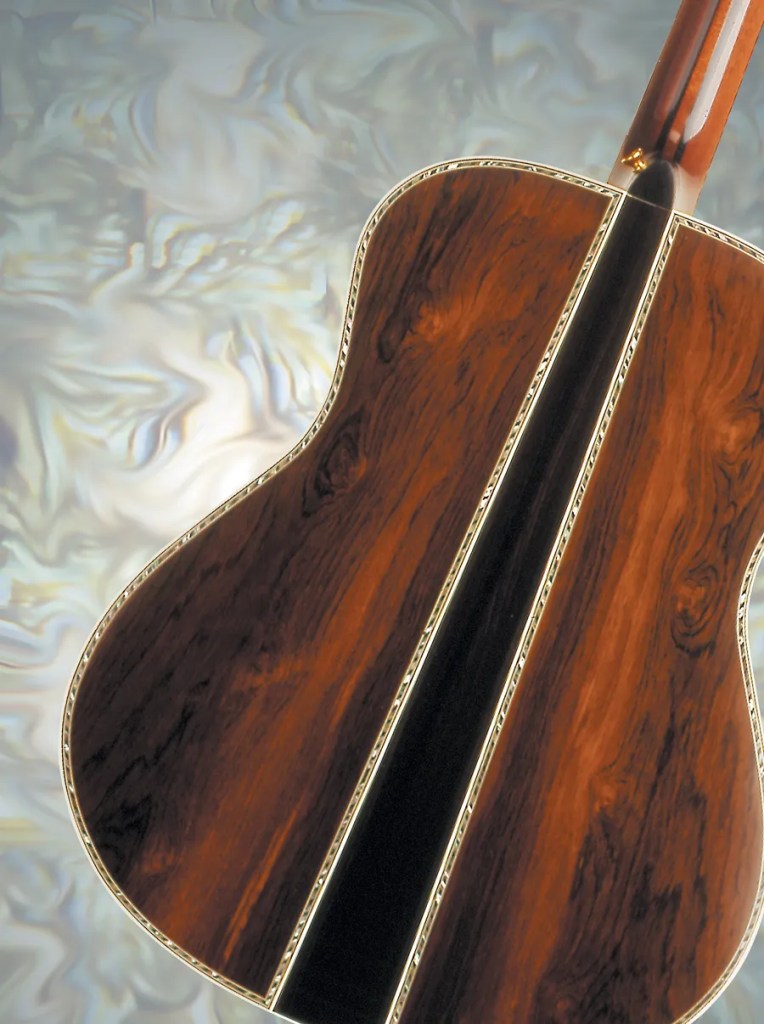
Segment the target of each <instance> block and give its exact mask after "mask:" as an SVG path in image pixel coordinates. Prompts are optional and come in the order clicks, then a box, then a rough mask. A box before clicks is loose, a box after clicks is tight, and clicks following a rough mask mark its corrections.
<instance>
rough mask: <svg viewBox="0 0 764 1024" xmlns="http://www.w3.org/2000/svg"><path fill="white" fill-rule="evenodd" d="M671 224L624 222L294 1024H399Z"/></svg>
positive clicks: (463, 595)
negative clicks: (497, 715) (411, 955)
mask: <svg viewBox="0 0 764 1024" xmlns="http://www.w3.org/2000/svg"><path fill="white" fill-rule="evenodd" d="M668 219H669V214H668V213H667V211H666V210H665V209H663V208H662V207H660V206H654V205H653V204H651V203H648V202H645V201H643V200H641V199H633V198H629V199H627V200H626V201H625V202H624V204H623V205H622V207H621V208H620V210H619V212H618V216H617V219H616V221H615V223H614V225H613V226H612V228H611V231H610V233H609V236H608V240H607V243H606V244H605V246H604V247H603V250H602V253H601V255H600V258H599V259H598V261H597V265H596V267H595V268H594V269H593V271H592V273H591V275H590V276H589V278H588V280H587V284H586V289H585V292H584V294H583V296H582V297H581V301H580V304H579V305H578V307H577V309H576V312H575V314H574V315H573V317H572V319H571V321H570V323H569V324H568V327H567V330H566V334H565V341H564V344H563V346H562V349H561V351H560V352H559V354H558V356H557V358H556V359H555V362H554V366H553V367H552V369H551V370H550V372H549V374H548V376H547V379H546V382H545V384H544V387H543V389H542V390H541V391H540V393H539V394H538V396H537V401H536V405H535V407H534V410H533V414H532V416H531V417H530V419H529V421H528V423H527V424H526V428H525V430H524V432H523V435H522V437H521V438H520V439H519V440H518V443H517V445H516V447H515V450H514V453H513V456H512V460H511V462H510V464H509V465H508V466H507V469H506V472H505V473H504V475H503V478H502V480H501V483H500V484H499V485H498V486H497V487H496V489H495V490H494V493H493V495H492V498H491V504H490V509H489V511H488V513H487V516H486V520H485V522H484V523H483V526H482V529H481V532H480V536H479V538H478V539H477V541H476V543H475V546H474V548H473V550H472V551H471V553H470V557H469V560H468V562H467V564H466V565H465V566H464V567H463V571H462V573H461V576H460V580H459V584H458V587H457V588H456V591H455V593H454V595H453V597H452V600H451V602H450V604H449V606H448V610H447V612H446V613H445V615H444V616H443V619H442V622H441V623H440V627H439V629H438V631H437V633H436V634H435V636H434V637H433V639H432V643H431V647H430V649H429V651H428V653H427V658H426V660H425V661H424V664H423V665H422V668H421V672H420V674H419V678H418V680H417V685H416V691H415V692H414V694H413V696H412V698H411V700H410V701H409V703H408V706H407V707H406V710H405V712H404V714H403V715H402V716H401V721H400V724H399V726H398V729H397V732H396V736H395V740H394V742H393V745H392V747H391V749H390V750H389V752H388V754H387V756H386V757H385V759H384V761H383V762H382V764H381V766H380V768H379V772H378V775H377V778H376V779H375V781H374V785H373V787H372V788H371V791H370V793H369V794H368V797H367V800H366V804H365V806H364V813H363V815H362V817H361V819H360V820H359V821H358V823H357V824H356V825H355V827H354V829H353V832H352V834H351V835H350V836H349V837H348V840H347V843H346V846H345V849H344V850H343V853H342V858H341V860H340V862H339V864H338V865H337V868H336V870H335V872H334V875H333V876H332V879H331V882H330V885H329V891H328V894H327V896H326V898H325V899H324V901H323V903H322V904H321V906H320V908H319V909H318V912H317V914H316V915H315V919H314V921H313V923H312V924H311V927H310V930H309V932H308V934H307V936H306V938H305V941H304V943H303V945H302V947H301V949H300V952H299V956H298V957H297V959H296V962H295V964H294V967H293V969H292V971H291V973H290V975H289V978H288V980H287V982H286V985H285V986H284V988H283V990H282V991H281V993H280V994H279V998H278V1001H277V1002H276V1004H275V1008H276V1009H277V1010H278V1011H279V1012H280V1013H283V1014H284V1015H285V1016H287V1017H289V1018H290V1019H292V1020H298V1021H305V1022H310V1024H383V1022H384V1021H385V1020H386V1019H387V1012H388V1009H389V1006H390V1002H391V1001H392V999H393V997H394V994H395V990H396V988H397V985H398V981H399V978H400V974H401V961H402V956H403V955H405V952H406V951H407V950H409V949H410V948H411V945H412V942H413V941H414V939H415V935H416V931H417V927H418V925H419V921H420V918H421V915H422V912H423V910H424V908H425V907H426V905H427V901H428V898H429V895H430V892H431V890H432V887H433V884H434V883H435V882H436V879H437V875H438V870H439V865H440V862H441V859H442V857H443V852H444V850H445V848H446V846H447V844H448V840H449V837H450V835H451V832H452V830H453V827H454V821H455V820H456V819H457V818H458V816H459V812H460V807H461V804H462V800H463V798H464V792H465V789H466V788H467V787H468V786H469V780H470V776H471V775H472V771H473V766H474V763H475V761H476V759H477V758H478V756H479V752H480V749H481V747H482V745H483V742H484V739H485V734H486V731H487V730H488V729H489V728H490V723H491V719H492V717H493V714H494V709H495V706H496V702H497V700H498V699H499V696H500V694H501V692H502V690H503V688H504V685H505V681H506V677H507V673H508V672H509V669H510V665H511V663H512V660H513V658H514V656H515V653H516V651H517V647H518V644H519V643H520V642H521V636H522V630H523V627H524V624H525V621H526V619H527V617H528V615H529V614H530V613H531V610H532V608H533V603H534V600H535V595H536V592H537V589H538V586H539V583H540V581H541V579H542V578H543V576H544V573H545V569H546V563H547V559H548V558H549V553H550V551H551V550H552V549H553V547H554V544H555V538H556V536H557V533H558V530H559V528H560V523H561V522H562V521H563V519H564V518H565V513H566V510H567V507H568V503H569V501H570V495H571V493H572V492H573V490H574V489H575V486H576V479H577V477H578V474H579V470H580V467H581V464H582V463H583V462H584V460H585V459H586V453H587V448H588V445H589V440H590V438H591V435H592V433H593V432H594V431H595V430H596V429H597V423H598V419H599V415H600V409H601V408H602V403H603V401H605V399H606V396H607V393H608V390H609V388H610V382H611V379H612V376H613V373H614V372H615V369H616V367H617V365H618V362H619V360H620V357H621V350H622V347H623V336H624V330H625V328H624V325H628V324H630V323H631V322H632V320H633V318H634V317H635V315H636V313H637V310H638V308H639V305H640V300H641V295H642V291H643V288H644V282H645V279H646V278H647V277H648V276H649V274H650V268H651V266H652V264H653V261H654V259H655V254H656V252H657V250H658V248H659V246H660V244H661V239H662V236H663V233H664V230H665V227H666V223H667V221H668ZM380 879H384V880H385V883H384V885H381V884H380V881H379V880H380Z"/></svg>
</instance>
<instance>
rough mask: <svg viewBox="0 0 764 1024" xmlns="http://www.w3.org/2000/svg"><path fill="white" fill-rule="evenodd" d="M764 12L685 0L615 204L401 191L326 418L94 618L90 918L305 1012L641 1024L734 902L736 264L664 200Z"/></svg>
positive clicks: (677, 1004)
mask: <svg viewBox="0 0 764 1024" xmlns="http://www.w3.org/2000/svg"><path fill="white" fill-rule="evenodd" d="M762 21H764V0H684V3H683V5H682V7H681V9H680V12H679V15H678V18H677V21H676V23H675V25H674V28H673V30H672V32H671V35H670V37H669V39H668V42H667V44H666V48H665V50H664V53H663V55H662V57H661V60H660V63H659V64H658V67H657V70H656V71H655V73H654V75H653V78H652V80H651V82H650V85H649V86H648V90H647V93H646V96H645V99H644V101H643V104H642V106H641V107H640V110H639V112H638V114H637V116H636V119H635V121H634V124H633V126H632V128H631V130H630V131H629V133H628V135H627V137H626V142H625V145H624V149H623V151H622V153H621V154H620V155H619V158H618V160H617V162H616V167H615V170H614V172H613V175H612V177H611V179H610V181H609V183H608V184H600V183H598V182H595V181H590V180H587V179H584V178H581V177H579V176H577V175H574V174H567V173H563V172H561V171H556V170H552V169H549V168H545V167H538V166H533V165H530V164H525V163H520V162H515V161H509V160H499V159H463V160H454V161H452V162H450V163H446V164H440V165H438V166H435V167H430V168H427V169H426V170H423V171H421V172H420V173H418V174H416V175H414V176H413V177H412V178H410V179H408V180H407V181H404V182H403V183H402V184H401V185H399V186H398V187H397V188H396V189H395V190H394V191H393V192H392V193H391V194H390V195H388V196H387V198H385V199H384V200H383V201H382V203H381V204H380V206H379V207H378V208H377V210H376V211H375V213H374V214H373V216H372V217H371V219H370V221H369V223H368V225H367V227H366V229H365V231H364V233H363V236H362V238H361V241H360V244H359V247H358V252H357V258H356V262H355V267H354V270H353V275H352V281H351V284H350V293H349V299H348V306H347V316H346V321H345V328H344V333H343V336H342V342H341V348H340V355H339V361H338V364H337V370H336V375H335V378H334V382H333V384H332V386H331V390H330V393H329V395H328V397H327V399H326V402H325V404H324V406H323V408H322V409H321V412H320V414H319V416H318V418H317V419H316V421H315V423H314V424H313V425H312V427H311V428H310V429H309V431H308V432H307V434H306V435H305V437H304V438H303V439H302V440H301V441H300V442H299V444H298V445H297V446H296V447H295V448H294V449H293V450H292V451H291V452H289V454H288V455H287V456H286V457H285V458H284V459H282V461H281V462H280V463H278V465H276V466H274V467H273V468H272V469H270V470H268V472H266V473H264V474H263V476H261V477H260V478H259V479H257V480H255V481H254V482H253V483H252V484H250V485H249V486H248V487H246V488H245V489H244V490H243V491H241V492H240V493H239V494H237V495H235V497H233V498H232V499H231V500H230V501H228V502H226V503H225V504H224V505H223V506H221V507H220V508H218V509H216V510H215V511H214V512H212V513H211V514H210V515H209V516H208V517H207V518H206V519H204V520H203V521H202V522H201V523H199V524H198V525H197V526H195V527H194V528H193V529H191V530H189V531H188V532H187V533H186V534H184V535H183V536H182V537H181V538H180V539H179V540H178V541H177V542H176V543H174V544H172V545H171V546H170V547H169V548H167V549H166V550H165V551H164V552H162V553H161V554H160V555H159V556H158V557H156V558H155V559H154V560H153V561H152V562H151V564H150V565H148V566H147V567H146V569H145V570H144V571H143V572H142V573H141V574H140V575H139V576H138V578H137V579H136V580H134V581H133V582H132V583H131V584H130V585H129V586H128V587H126V588H125V590H124V592H123V593H121V594H120V595H119V597H118V598H117V600H116V601H115V603H114V604H113V605H112V607H111V608H110V609H109V611H108V612H107V613H106V616H105V617H104V619H103V621H102V622H101V623H100V625H99V626H98V628H97V629H96V631H95V633H94V635H93V637H92V639H91V641H90V642H89V643H88V645H87V648H86V650H85V652H84V654H83V656H82V660H81V663H80V665H79V667H78V668H77V671H76V674H75V677H74V680H73V682H72V684H71V688H70V692H69V695H68V698H67V704H66V709H65V715H64V728H63V765H64V773H65V781H66V787H67V791H68V795H69V800H70V803H71V808H72V811H73V814H74V818H75V821H76V825H77V828H78V830H79V832H80V834H81V836H82V838H83V840H84V842H85V845H86V847H87V850H88V852H89V854H90V856H91V857H92V859H93V863H94V864H95V866H96V868H97V869H98V871H99V872H100V874H101V875H102V877H103V879H104V880H105V882H106V884H107V885H108V886H109V888H110V889H111V891H112V893H114V894H115V895H116V896H117V898H118V899H119V900H120V901H121V903H122V904H123V906H124V907H125V908H127V910H129V911H130V912H131V913H132V914H133V915H134V916H135V918H136V919H137V920H138V921H139V922H140V923H141V924H142V925H143V926H144V927H145V928H146V929H148V930H149V932H150V933H151V934H152V935H153V936H155V937H156V938H157V939H159V940H160V941H161V942H162V943H163V944H164V945H165V946H166V947H167V948H169V949H170V950H172V951H173V952H174V953H176V954H177V955H178V956H180V957H182V958H183V959H184V960H185V961H187V962H188V963H189V964H191V965H192V966H193V967H195V968H196V969H197V970H199V971H201V972H203V973H204V974H206V975H207V976H208V977H211V978H213V979H215V980H216V981H218V982H219V983H220V984H222V985H225V986H226V987H227V988H229V989H232V990H233V991H235V992H238V993H240V994H241V995H242V996H245V997H246V998H247V999H249V1000H251V1001H253V1002H254V1003H257V1004H259V1005H261V1006H263V1007H267V1008H270V1009H272V1010H275V1011H276V1012H278V1013H280V1014H283V1015H284V1016H285V1017H287V1018H289V1019H291V1020H294V1021H298V1022H300V1024H398V1022H402V1024H669V1022H671V1024H673V1022H682V1024H688V1022H690V1021H692V1020H695V1019H696V1018H697V1017H698V1016H700V1015H701V1013H702V1012H703V1011H704V1009H705V1008H707V1007H708V1005H709V1004H710V1003H711V1001H712V1000H713V999H714V998H715V997H716V996H717V995H718V994H719V992H720V991H721V990H722V989H723V988H724V986H725V985H726V984H727V983H728V982H729V980H730V979H731V977H732V975H733V974H734V972H735V971H736V969H737V968H738V967H739V966H740V964H741V962H742V959H743V957H744V955H745V953H746V952H747V950H748V948H749V947H750V944H751V942H752V940H753V936H754V934H755V931H756V928H757V925H758V922H759V919H760V917H761V911H762V904H763V903H764V883H763V880H762V851H763V849H764V841H763V840H764V814H763V811H762V793H763V788H762V777H763V773H764V744H763V743H762V727H761V723H760V719H759V714H758V708H757V704H756V697H755V692H754V687H753V680H752V677H751V669H750V661H749V652H748V646H747V633H746V628H747V627H746V610H747V604H748V598H749V593H750V587H751V581H752V578H753V576H754V572H755V569H756V565H757V563H758V560H759V557H760V555H761V552H762V532H763V531H764V345H763V344H762V338H764V253H762V252H760V251H759V250H757V249H755V248H753V247H751V246H749V245H746V244H745V243H744V242H742V241H739V240H737V239H734V238H731V237H729V236H727V235H725V234H724V233H723V232H721V231H718V230H716V229H715V228H712V227H709V226H707V225H704V224H702V223H699V222H698V221H696V220H694V219H693V218H692V217H691V213H692V210H693V208H694V205H695V200H696V198H697V195H698V192H699V190H700V188H701V185H702V183H703V179H704V177H705V175H706V172H707V170H708V167H709V164H710V162H711V159H712V156H713V153H714V151H715V149H716V145H717V142H718V140H719V136H720V134H721V131H722V128H723V125H724V122H725V120H726V118H727V116H728V113H729V110H730V107H731V104H732V100H733V97H734V95H735V93H736V90H737V87H738V85H739V82H740V80H741V77H742V75H743V71H744V69H745V66H746V64H747V62H748V58H749V56H750V53H751V51H752V48H753V45H754V42H755V40H756V37H757V35H758V32H759V29H760V26H761V23H762Z"/></svg>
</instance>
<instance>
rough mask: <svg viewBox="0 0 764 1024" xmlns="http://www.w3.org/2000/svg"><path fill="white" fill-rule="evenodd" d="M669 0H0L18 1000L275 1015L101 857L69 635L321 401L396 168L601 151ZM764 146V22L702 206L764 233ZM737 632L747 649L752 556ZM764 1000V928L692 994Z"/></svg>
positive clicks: (715, 1013)
mask: <svg viewBox="0 0 764 1024" xmlns="http://www.w3.org/2000/svg"><path fill="white" fill-rule="evenodd" d="M676 6H677V0H670V2H669V0H504V2H501V0H384V2H381V0H246V2H245V0H240V2H239V0H205V2H202V0H154V2H153V3H152V2H151V0H140V2H139V0H134V2H132V0H131V2H126V3H110V2H108V0H69V2H66V0H60V2H59V0H0V89H1V101H2V102H1V113H2V120H1V122H0V224H1V225H2V235H1V237H0V247H1V248H0V261H1V262H0V370H1V371H2V372H1V374H0V488H1V490H0V540H1V542H2V560H1V561H0V602H1V603H2V606H3V607H2V613H1V614H2V619H1V621H0V645H1V647H2V650H1V653H0V658H1V659H2V665H3V673H2V703H1V704H0V757H1V758H2V776H1V777H2V790H1V791H0V807H1V811H0V813H1V814H2V822H1V829H2V831H1V833H0V914H1V915H2V916H1V917H0V1020H2V1021H3V1022H4V1024H22V1022H23V1024H117V1022H119V1024H160V1022H162V1024H164V1022H167V1024H212V1022H221V1024H234V1022H236V1024H245V1022H247V1024H265V1022H266V1021H268V1020H274V1018H273V1017H272V1016H271V1015H270V1014H267V1013H265V1012H263V1011H261V1010H259V1009H257V1008H255V1007H253V1006H250V1005H248V1004H247V1003H245V1002H243V1001H241V1000H240V999H238V998H237V997H235V996H233V995H231V994H230V993H228V992H225V991H223V990H221V989H219V988H217V987H216V986H215V985H214V984H213V983H211V982H209V981H207V980H206V979H204V978H203V977H201V976H199V975H197V974H196V973H195V972H194V971H192V970H191V969H190V968H188V967H186V966H185V965H184V964H182V963H181V962H179V961H178V960H176V959H175V958H174V957H173V956H172V955H171V954H169V953H168V952H167V951H165V950H164V949H163V948H161V947H160V946H159V945H158V944H156V943H155V942H154V941H153V940H152V939H151V938H150V937H149V936H148V935H147V934H146V933H144V932H143V931H142V930H141V929H140V927H138V926H137V925H136V924H135V923H134V922H133V921H132V920H131V919H130V918H129V917H128V916H127V915H126V914H125V913H124V912H123V911H122V910H121V909H120V908H119V907H118V906H117V904H116V902H115V901H114V900H113V899H112V897H111V896H110V895H109V894H108V893H107V891H106V889H105V887H104V886H103V884H102V883H101V882H100V881H99V880H98V878H97V877H96V874H95V872H94V870H93V869H92V868H91V867H90V864H89V862H88V860H87V858H86V856H85V854H84V852H83V850H82V847H81V846H80V843H79V840H78V839H77V837H76V835H75V832H74V829H73V827H72V824H71V822H70V819H69V815H68V811H67V809H66V805H65V801H64V797H63V793H62V787H61V781H60V777H59V768H58V745H59V738H58V733H59V719H60V713H61V707H62V702H63V700H64V695H65V692H66V688H67V685H68V681H69V676H70V674H71V672H72V670H73V668H74V665H75V662H76V659H77V656H78V653H79V651H80V648H81V646H82V645H83V643H84V641H85V640H86V638H87V636H88V634H89V632H90V631H91V629H92V627H93V626H94V624H95V622H96V621H97V619H98V617H99V616H100V614H101V613H102V612H103V610H104V609H105V607H106V605H107V604H108V602H109V601H110V600H111V599H112V598H113V597H114V596H115V595H116V593H117V592H118V590H119V589H120V588H121V587H122V586H123V585H124V584H125V583H126V582H127V581H128V580H129V579H130V578H131V577H132V576H133V575H134V574H135V573H136V572H137V571H138V570H139V569H140V568H141V567H142V566H143V565H144V563H145V562H147V561H148V560H149V559H150V558H151V556H153V555H154V554H155V553H156V551H157V550H158V549H159V548H160V547H162V546H164V545H165V544H166V543H167V542H169V541H170V540H171V539H173V538H174V537H175V536H176V535H178V534H180V533H181V532H182V531H183V530H184V529H186V528H187V527H188V526H190V525H191V524H192V523H194V522H195V521H196V520H197V519H199V518H200V517H201V516H202V515H203V514H205V513H206V512H207V511H209V510H210V509H211V508H212V507H213V506H214V505H215V504H217V503H218V502H220V501H221V500H223V499H224V498H226V497H227V496H229V495H230V494H231V493H232V492H233V491H234V490H236V489H237V488H239V487H240V486H242V485H243V484H245V483H246V482H247V481H248V480H250V479H251V478H252V477H254V476H255V475H256V474H257V473H258V472H260V471H261V470H263V469H265V468H266V467H267V466H268V465H269V464H271V463H272V462H274V461H275V460H276V459H277V458H278V457H279V456H281V455H282V454H283V453H284V452H285V451H286V450H287V449H288V448H289V447H291V445H292V444H293V443H294V442H295V440H296V439H297V438H298V437H299V436H300V434H301V433H302V432H303V431H304V429H305V428H306V427H307V425H308V424H309V423H310V422H311V420H312V418H313V415H314V413H315V412H316V411H317V409H318V407H319V404H320V403H321V401H322V399H323V396H324V394H325V392H326V390H327V388H328V384H329V380H330V378H331V375H332V372H333V368H334V362H335V355H336V349H337V342H338V337H339V329H340V324H341V320H342V314H343V309H344V303H345V290H346V286H347V280H348V275H349V271H350V266H351V261H352V257H353V252H354V248H355V243H356V240H357V237H358V235H359V233H360V231H361V228H362V226H363V223H364V221H365V219H366V217H367V216H368V215H369V213H370V212H371V210H372V208H373V207H374V205H375V203H376V202H377V201H378V200H379V199H380V198H381V197H382V196H383V195H384V193H385V192H387V191H388V190H389V189H390V188H391V187H392V186H393V185H395V184H396V182H397V181H399V179H401V178H402V177H404V176H405V175H408V174H409V173H410V172H412V171H415V170H416V169H417V168H419V167H420V166H423V165H426V164H431V163H434V162H436V161H439V160H442V159H447V158H451V157H454V156H460V155H474V154H481V155H498V156H506V157H514V158H520V159H526V160H531V161H539V162H543V163H549V164H552V165H554V166H558V167H563V168H566V169H568V170H571V171H576V172H579V173H582V174H585V175H590V176H592V177H596V178H600V179H603V180H604V179H605V178H606V177H607V175H608V172H609V168H610V165H611V164H612V162H613V159H614V158H615V155H616V153H617V151H618V148H619V144H620V141H621V138H622V137H623V134H624V132H625V130H626V127H627V125H628V123H629V121H630V118H631V115H632V113H633V111H634V109H635V107H636V105H637V103H638V100H639V97H640V96H641V93H642V90H643V88H644V85H645V84H646V81H647V77H648V75H649V71H650V69H651V67H652V65H653V63H654V61H655V59H656V57H657V54H658V52H659V50H660V47H661V45H662V41H663V39H664V37H665V35H666V32H667V31H668V28H669V25H670V22H671V20H672V17H673V14H674V11H675V9H676ZM763 148H764V50H762V49H761V48H760V49H759V51H758V53H757V55H756V56H755V57H754V61H753V65H752V67H751V70H750V72H749V75H748V78H747V80H746V82H745V84H744V87H743V90H742V93H741V96H740V98H739V101H738V104H737V106H736V108H735V111H734V113H733V116H732V120H731V123H730V125H729V128H728V131H727V134H726V137H725V139H724V142H723V144H722V147H721V150H720V152H719V155H718V158H717V161H716V164H715V166H714V169H713V172H712V174H711V177H710V179H709V182H708V185H707V188H706V191H705V193H704V195H703V197H702V200H701V204H700V207H699V210H698V214H699V216H700V217H702V218H703V219H705V220H708V221H711V222H712V223H714V224H717V225H719V226H721V227H722V228H725V229H727V230H729V231H732V232H734V233H736V234H739V235H741V236H743V237H745V238H746V239H748V240H749V241H752V242H754V243H758V244H760V245H761V244H764V203H763V202H762V198H763V197H764V191H763V188H764V153H762V149H763ZM751 642H752V652H753V658H754V662H755V666H756V669H757V672H758V678H759V680H762V681H764V582H761V581H760V583H759V585H758V588H757V590H756V594H755V597H754V603H753V607H752V610H751ZM220 870H221V871H224V870H225V865H223V864H221V865H220ZM763 1004H764V940H762V939H760V940H759V942H758V944H757V946H756V947H755V948H754V951H753V953H752V955H751V957H750V958H749V960H748V962H747V964H746V966H745V967H744V969H743V970H742V972H741V973H740V974H739V975H738V977H737V979H736V980H735V982H734V983H733V985H732V986H731V987H730V988H729V990H728V991H727V993H726V994H725V995H724V997H723V998H722V999H721V1000H720V1001H719V1002H718V1003H717V1004H716V1006H715V1007H714V1008H713V1009H712V1010H711V1011H709V1013H708V1014H707V1016H706V1018H705V1019H706V1020H708V1021H709V1022H717V1024H722V1022H725V1024H731V1022H737V1024H755V1022H757V1021H759V1020H760V1019H761V1011H760V1007H761V1006H762V1005H763ZM444 1024H445V1022H444Z"/></svg>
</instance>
